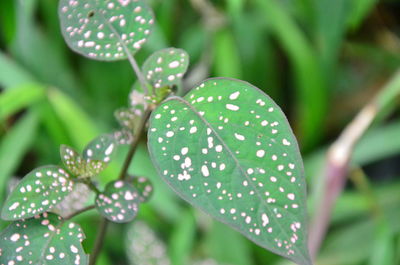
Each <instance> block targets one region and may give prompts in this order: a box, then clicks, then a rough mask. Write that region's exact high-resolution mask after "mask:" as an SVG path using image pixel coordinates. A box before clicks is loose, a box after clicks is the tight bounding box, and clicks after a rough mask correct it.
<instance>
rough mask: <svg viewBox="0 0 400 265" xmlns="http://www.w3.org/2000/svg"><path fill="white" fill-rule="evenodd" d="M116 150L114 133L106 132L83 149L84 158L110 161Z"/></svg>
mask: <svg viewBox="0 0 400 265" xmlns="http://www.w3.org/2000/svg"><path fill="white" fill-rule="evenodd" d="M115 150H116V142H115V139H114V137H113V136H112V135H108V134H104V135H100V136H99V137H96V138H95V139H94V140H92V141H91V142H90V143H89V144H88V145H87V146H86V147H85V149H84V150H83V153H82V155H83V158H85V159H91V160H99V161H103V162H106V163H108V162H110V160H111V156H112V154H113V153H114V152H115Z"/></svg>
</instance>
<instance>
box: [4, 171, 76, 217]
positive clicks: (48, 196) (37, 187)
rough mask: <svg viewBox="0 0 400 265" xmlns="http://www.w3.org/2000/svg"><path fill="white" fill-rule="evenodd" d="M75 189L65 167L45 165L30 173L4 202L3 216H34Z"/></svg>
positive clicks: (46, 209) (49, 207)
mask: <svg viewBox="0 0 400 265" xmlns="http://www.w3.org/2000/svg"><path fill="white" fill-rule="evenodd" d="M72 189H73V182H72V181H71V180H70V178H69V175H68V173H67V172H65V170H64V169H62V168H60V167H58V166H44V167H39V168H37V169H34V170H33V171H31V172H30V173H28V174H27V175H26V176H25V177H24V178H23V179H22V180H21V181H20V183H19V184H18V185H17V187H16V188H15V189H14V190H13V191H12V192H11V194H10V195H9V197H8V198H7V201H6V202H5V203H4V206H3V209H2V212H1V217H2V218H3V219H5V220H18V219H23V218H24V219H25V218H30V217H33V216H35V215H37V214H40V213H43V212H46V211H48V210H49V209H51V208H52V207H53V206H54V205H56V204H58V203H59V202H60V201H62V200H63V199H64V198H65V196H67V195H68V194H69V193H70V192H71V191H72Z"/></svg>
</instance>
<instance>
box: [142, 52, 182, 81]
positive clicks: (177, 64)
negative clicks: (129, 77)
mask: <svg viewBox="0 0 400 265" xmlns="http://www.w3.org/2000/svg"><path fill="white" fill-rule="evenodd" d="M188 65H189V56H188V54H187V53H186V52H185V51H184V50H182V49H176V48H167V49H162V50H160V51H157V52H155V53H153V54H152V55H150V57H149V58H147V60H146V61H145V62H144V64H143V67H142V70H143V74H144V75H145V77H146V79H147V80H148V81H149V83H150V84H151V85H152V87H154V88H162V87H166V86H169V87H172V86H174V85H178V84H179V83H180V81H181V79H182V77H183V75H184V74H185V73H186V70H187V68H188Z"/></svg>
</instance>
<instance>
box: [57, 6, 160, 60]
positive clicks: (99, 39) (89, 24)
mask: <svg viewBox="0 0 400 265" xmlns="http://www.w3.org/2000/svg"><path fill="white" fill-rule="evenodd" d="M59 16H60V21H61V29H62V33H63V36H64V39H65V40H66V42H67V44H68V45H69V46H70V48H71V49H72V50H74V51H76V52H78V53H80V54H82V55H84V56H87V57H90V58H93V59H97V60H106V61H113V60H120V59H125V58H127V52H130V53H132V54H133V53H135V52H136V51H138V50H139V49H140V48H141V47H142V45H143V44H144V43H145V42H146V40H147V38H148V36H149V34H150V33H151V30H152V26H153V23H154V16H153V12H152V10H151V9H150V8H149V7H148V6H147V4H146V2H145V1H143V0H118V1H117V0H109V1H97V0H89V1H84V0H73V1H71V0H61V1H60V5H59Z"/></svg>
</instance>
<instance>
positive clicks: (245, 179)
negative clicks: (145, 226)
mask: <svg viewBox="0 0 400 265" xmlns="http://www.w3.org/2000/svg"><path fill="white" fill-rule="evenodd" d="M148 146H149V151H150V154H151V157H152V159H153V162H154V164H155V166H156V168H157V170H158V172H159V174H160V175H161V176H162V177H163V179H164V180H165V181H166V182H167V183H169V184H170V186H171V187H172V188H173V189H174V190H175V191H176V192H177V193H178V194H179V195H180V196H182V197H183V198H184V199H185V200H187V201H188V202H190V203H191V204H193V205H194V206H197V207H199V208H201V209H203V210H204V211H205V212H207V213H208V214H210V215H211V216H213V217H215V218H216V219H218V220H220V221H222V222H224V223H226V224H228V225H230V226H231V227H233V228H235V229H237V230H238V231H240V232H241V233H242V234H244V235H245V236H246V237H248V238H249V239H251V240H253V241H254V242H255V243H257V244H259V245H260V246H262V247H265V248H267V249H269V250H271V251H273V252H275V253H277V254H280V255H282V256H284V257H287V258H289V259H291V260H293V261H295V262H297V263H298V264H311V262H310V258H309V254H308V249H307V223H306V203H305V198H306V190H305V189H306V184H305V180H304V173H303V164H302V159H301V156H300V153H299V150H298V146H297V141H296V139H295V137H294V136H293V133H292V131H291V128H290V126H289V124H288V122H287V120H286V118H285V116H284V114H283V113H282V111H281V110H280V108H279V107H278V106H277V105H276V104H275V103H274V102H273V101H272V100H271V99H270V98H269V97H268V96H267V95H265V94H264V93H263V92H262V91H260V90H259V89H257V88H256V87H254V86H252V85H250V84H248V83H245V82H243V81H239V80H232V79H223V78H217V79H209V80H206V81H205V82H203V83H202V84H200V85H199V86H198V87H196V88H194V89H193V90H192V91H191V92H190V93H189V94H188V95H186V96H185V97H184V98H177V97H175V98H170V99H168V100H167V101H165V102H164V103H163V104H161V105H160V106H159V107H158V108H157V109H156V110H155V111H154V112H153V113H152V116H151V120H150V130H149V140H148Z"/></svg>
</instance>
